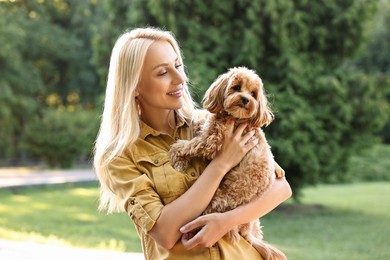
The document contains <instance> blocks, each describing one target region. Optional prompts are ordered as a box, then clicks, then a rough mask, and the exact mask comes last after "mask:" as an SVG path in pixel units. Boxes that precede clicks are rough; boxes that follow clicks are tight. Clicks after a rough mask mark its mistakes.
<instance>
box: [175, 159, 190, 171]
mask: <svg viewBox="0 0 390 260" xmlns="http://www.w3.org/2000/svg"><path fill="white" fill-rule="evenodd" d="M171 164H172V167H173V168H174V169H175V170H176V171H179V172H185V171H186V170H187V162H186V161H183V160H177V161H175V162H171Z"/></svg>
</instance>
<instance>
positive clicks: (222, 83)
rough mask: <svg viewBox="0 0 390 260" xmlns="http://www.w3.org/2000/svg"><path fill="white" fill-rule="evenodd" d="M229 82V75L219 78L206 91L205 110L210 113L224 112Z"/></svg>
mask: <svg viewBox="0 0 390 260" xmlns="http://www.w3.org/2000/svg"><path fill="white" fill-rule="evenodd" d="M228 82H229V77H228V73H225V74H222V75H221V76H219V77H218V78H217V79H216V80H215V81H214V82H213V84H211V86H210V87H209V89H208V90H207V91H206V93H205V95H204V98H203V108H204V109H207V110H208V111H209V112H210V113H218V112H219V111H222V110H223V102H224V96H225V89H226V87H227V84H228Z"/></svg>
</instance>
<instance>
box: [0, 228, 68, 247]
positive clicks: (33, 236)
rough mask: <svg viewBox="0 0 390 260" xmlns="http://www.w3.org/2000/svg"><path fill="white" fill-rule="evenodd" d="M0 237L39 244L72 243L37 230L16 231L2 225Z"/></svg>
mask: <svg viewBox="0 0 390 260" xmlns="http://www.w3.org/2000/svg"><path fill="white" fill-rule="evenodd" d="M0 237H1V238H5V239H11V240H19V241H29V242H33V243H39V244H50V245H66V246H70V245H71V244H70V243H69V242H67V241H66V240H64V239H60V238H58V237H57V236H55V235H53V234H51V235H42V234H40V233H37V232H28V231H15V230H11V229H7V228H4V227H0Z"/></svg>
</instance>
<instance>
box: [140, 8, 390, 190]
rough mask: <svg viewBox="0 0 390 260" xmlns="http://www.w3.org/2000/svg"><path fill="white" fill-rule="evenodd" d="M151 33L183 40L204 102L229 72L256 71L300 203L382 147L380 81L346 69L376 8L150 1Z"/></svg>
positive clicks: (273, 137)
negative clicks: (303, 193) (304, 193)
mask: <svg viewBox="0 0 390 260" xmlns="http://www.w3.org/2000/svg"><path fill="white" fill-rule="evenodd" d="M140 5H142V9H143V10H146V11H147V15H146V17H148V16H151V17H152V18H153V19H151V20H149V21H148V22H149V23H145V18H144V17H143V18H142V19H141V20H140V21H139V23H144V24H151V25H157V26H159V27H163V28H166V29H168V30H171V31H173V32H174V33H175V35H176V37H177V38H178V39H179V42H180V44H181V46H182V49H183V53H184V57H185V63H186V66H187V68H188V73H189V76H190V79H191V80H192V83H193V85H194V87H195V88H196V90H195V94H197V95H198V96H197V99H198V101H199V100H200V99H201V97H202V96H203V93H204V92H205V90H206V89H207V88H208V86H209V85H210V84H211V82H212V81H213V80H214V79H215V78H216V77H217V76H218V74H221V73H223V72H224V71H225V70H226V69H227V68H229V67H233V66H238V65H244V66H248V67H250V68H252V69H255V70H256V71H257V72H258V73H259V75H260V76H261V77H262V78H263V82H264V83H265V88H266V91H267V92H268V93H270V101H271V102H272V104H273V109H274V111H275V114H276V120H275V122H273V123H272V124H271V126H270V127H269V128H267V129H265V131H266V135H267V136H268V140H269V141H270V144H271V146H272V149H273V151H274V154H275V157H276V160H277V161H278V162H279V163H280V164H281V165H282V166H283V167H284V168H285V170H286V172H287V179H288V180H289V182H290V184H291V185H292V186H293V190H294V195H295V196H296V197H297V196H299V191H300V189H301V188H302V187H303V186H304V185H307V184H314V183H317V182H320V181H332V182H333V181H340V180H343V179H344V175H345V174H344V173H345V172H346V171H347V166H348V164H347V161H348V158H349V157H350V155H351V154H354V153H355V152H356V151H357V150H358V149H360V148H361V147H364V146H370V145H372V144H373V143H374V142H375V141H376V140H375V139H374V138H373V137H372V133H374V132H375V131H378V130H380V129H381V127H382V126H383V124H384V122H385V121H386V115H387V114H389V108H388V106H387V105H386V102H384V101H385V99H384V96H385V93H386V92H385V91H384V89H380V88H379V86H378V84H377V83H378V80H377V79H376V78H375V77H371V76H368V75H366V74H365V73H364V72H362V71H358V70H355V69H352V68H350V67H348V66H345V65H344V63H345V60H347V59H350V58H352V57H354V55H356V53H357V52H358V50H359V46H360V44H361V43H362V42H363V41H364V39H365V38H364V36H365V34H364V33H365V32H364V27H365V24H366V22H367V21H368V20H369V19H370V18H371V17H372V16H373V14H374V11H375V7H376V1H353V0H348V1H343V2H340V1H306V0H298V1H274V2H270V1H265V0H254V1H244V0H235V1H212V2H208V3H207V4H206V3H205V2H204V1H189V0H180V1H179V0H170V1H158V0H155V1H153V0H151V1H144V2H142V3H140Z"/></svg>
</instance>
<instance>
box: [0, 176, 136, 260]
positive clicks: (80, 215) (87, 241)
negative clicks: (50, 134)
mask: <svg viewBox="0 0 390 260" xmlns="http://www.w3.org/2000/svg"><path fill="white" fill-rule="evenodd" d="M0 198H1V199H0V201H1V202H0V238H5V239H12V240H21V241H23V240H28V241H34V242H38V243H50V244H60V245H67V246H75V247H87V248H100V249H113V250H118V251H130V252H131V251H132V252H136V251H141V246H140V244H139V239H138V235H137V233H136V231H135V228H134V226H133V224H132V223H131V221H130V219H129V218H128V217H127V216H126V215H125V214H114V215H106V214H105V213H99V212H97V210H96V208H97V198H98V185H97V183H89V184H66V185H51V186H41V187H28V188H13V189H2V190H0Z"/></svg>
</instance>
